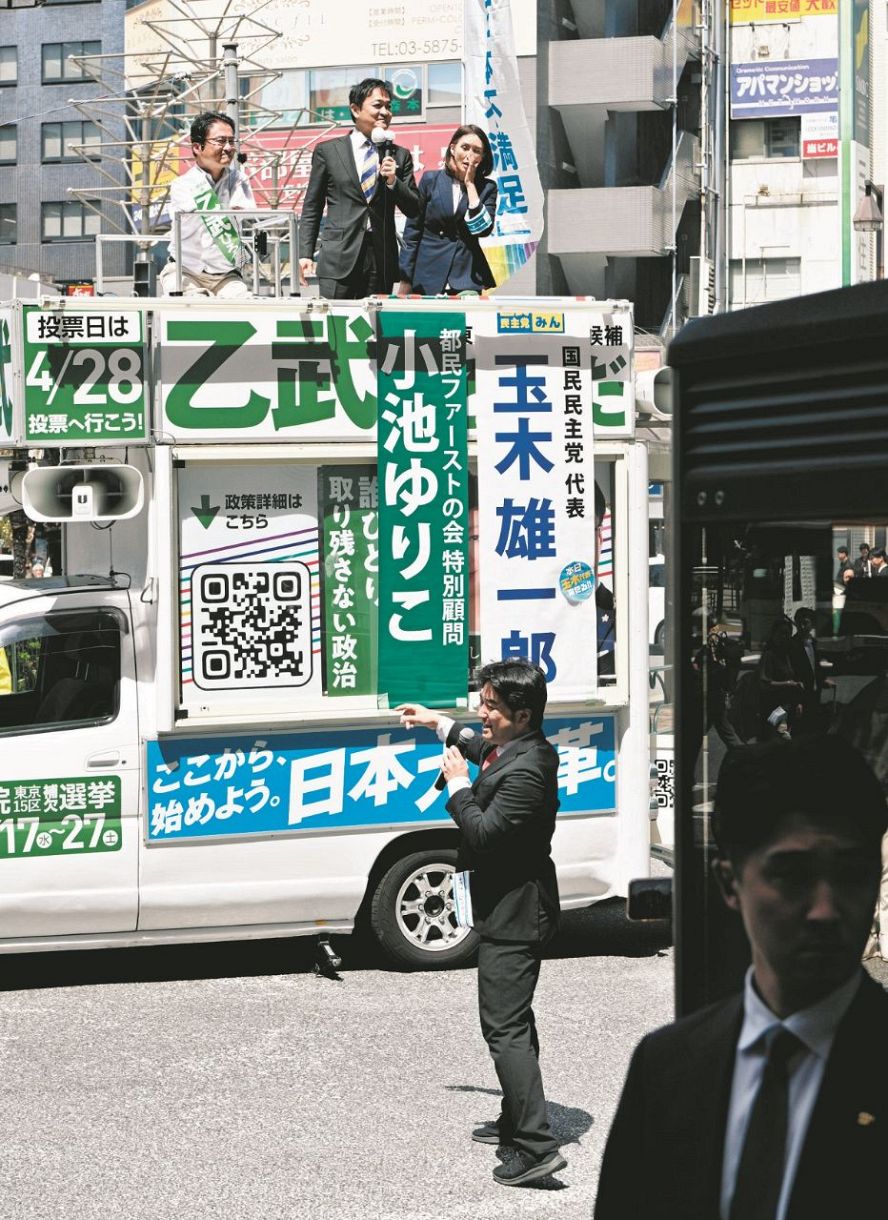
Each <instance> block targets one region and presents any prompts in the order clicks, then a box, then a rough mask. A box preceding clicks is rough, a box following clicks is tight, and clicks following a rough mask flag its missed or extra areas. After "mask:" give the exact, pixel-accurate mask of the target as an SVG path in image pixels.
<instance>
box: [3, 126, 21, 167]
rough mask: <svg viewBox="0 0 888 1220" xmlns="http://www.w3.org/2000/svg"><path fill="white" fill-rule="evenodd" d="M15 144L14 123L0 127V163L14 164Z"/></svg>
mask: <svg viewBox="0 0 888 1220" xmlns="http://www.w3.org/2000/svg"><path fill="white" fill-rule="evenodd" d="M17 144H18V140H17V138H16V127H15V123H6V124H5V125H4V126H3V127H0V165H15V160H16V155H17Z"/></svg>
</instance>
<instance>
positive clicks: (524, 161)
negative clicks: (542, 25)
mask: <svg viewBox="0 0 888 1220" xmlns="http://www.w3.org/2000/svg"><path fill="white" fill-rule="evenodd" d="M465 57H466V122H467V123H475V124H476V125H477V126H478V127H480V128H482V129H483V130H484V131H486V132H487V134H488V137H489V139H490V146H491V148H492V149H493V172H494V177H495V178H496V183H497V187H498V189H499V197H498V199H497V209H496V227H495V228H494V230H493V233H492V234H491V235H490V237H487V238H484V240H483V241H482V242H481V244H482V246H483V247H484V253H485V256H486V258H487V261H488V263H489V264H490V269H491V271H492V272H493V276H494V279H495V280H496V282H497V284H498V285H500V284H503V283H504V282H505V281H506V280H507V279H508V278H509V276H510V275H513V274H514V273H515V272H516V271H518V270H519V268H521V267H523V266H524V264H525V263H526V262H527V261H528V259H529V258H530V256H531V255H532V254H533V252H534V250H535V249H536V247H537V244H538V243H539V240H540V237H541V236H542V232H543V188H542V185H541V183H540V175H539V172H538V170H537V163H536V153H535V151H534V147H533V140H532V139H531V134H530V127H529V125H528V122H527V115H526V114H525V112H524V99H523V97H522V94H521V82H520V80H519V79H518V59H517V56H516V55H515V36H514V33H513V31H512V11H511V8H510V7H509V0H465Z"/></svg>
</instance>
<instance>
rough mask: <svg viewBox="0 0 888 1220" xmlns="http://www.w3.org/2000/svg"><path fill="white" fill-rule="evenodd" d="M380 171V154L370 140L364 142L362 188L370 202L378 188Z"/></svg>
mask: <svg viewBox="0 0 888 1220" xmlns="http://www.w3.org/2000/svg"><path fill="white" fill-rule="evenodd" d="M378 173H379V156H378V154H377V152H376V148H375V146H374V145H373V143H372V142H371V141H370V140H367V141H366V143H365V144H364V168H363V169H362V170H361V190H362V191H363V192H364V198H365V199H366V200H367V202H368V203H369V202H370V200H371V199H372V198H373V192H374V191H375V190H376V178H377V175H378Z"/></svg>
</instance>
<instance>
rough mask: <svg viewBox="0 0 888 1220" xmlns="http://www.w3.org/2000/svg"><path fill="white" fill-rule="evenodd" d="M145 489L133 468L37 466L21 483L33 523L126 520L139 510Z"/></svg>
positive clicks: (25, 503)
mask: <svg viewBox="0 0 888 1220" xmlns="http://www.w3.org/2000/svg"><path fill="white" fill-rule="evenodd" d="M144 500H145V489H144V486H143V482H142V475H141V473H140V472H139V471H138V470H136V468H135V466H124V465H122V464H119V463H116V462H113V463H112V462H106V463H102V464H101V465H91V466H40V467H38V468H37V469H35V470H29V471H28V472H27V474H26V475H25V477H24V479H23V480H22V504H23V507H24V510H25V512H26V513H27V514H28V516H29V517H30V518H31V520H32V521H125V520H126V519H127V517H135V515H136V514H137V513H139V512H141V510H142V505H143V503H144Z"/></svg>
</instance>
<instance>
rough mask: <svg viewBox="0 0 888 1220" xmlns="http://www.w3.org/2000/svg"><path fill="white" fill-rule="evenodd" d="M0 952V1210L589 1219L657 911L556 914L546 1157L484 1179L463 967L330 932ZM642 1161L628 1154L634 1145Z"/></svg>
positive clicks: (641, 998)
mask: <svg viewBox="0 0 888 1220" xmlns="http://www.w3.org/2000/svg"><path fill="white" fill-rule="evenodd" d="M334 944H335V945H336V946H337V948H339V949H340V950H341V951H342V953H343V956H344V959H345V960H344V965H343V968H342V971H341V981H338V982H337V981H333V980H330V979H326V978H320V977H318V976H316V975H315V974H314V973H313V972H312V962H313V957H314V951H313V942H312V941H311V940H288V941H265V942H253V943H245V944H227V945H219V946H209V947H207V946H202V947H196V946H183V947H180V948H171V949H170V948H167V949H141V950H127V951H108V952H104V953H98V952H89V953H74V952H71V953H64V954H59V953H56V954H34V955H31V956H28V957H19V958H13V957H4V958H0V979H2V982H0V1059H2V1065H3V1067H2V1072H0V1130H2V1138H0V1220H44V1218H47V1220H49V1218H50V1217H52V1220H93V1218H94V1217H95V1218H96V1220H98V1218H101V1220H117V1218H118V1217H120V1218H121V1220H122V1218H124V1217H125V1218H126V1220H174V1218H175V1220H216V1218H217V1217H219V1218H221V1217H225V1220H278V1218H281V1220H283V1218H284V1217H286V1218H287V1220H290V1218H293V1220H511V1218H513V1217H514V1218H515V1220H518V1218H519V1217H520V1218H522V1220H580V1218H582V1220H589V1218H590V1217H591V1213H592V1207H593V1203H594V1198H595V1187H596V1180H597V1174H598V1169H599V1165H600V1162H601V1154H602V1149H603V1146H604V1141H605V1138H606V1136H607V1131H608V1127H609V1124H610V1120H611V1117H612V1114H613V1110H614V1107H615V1105H616V1102H617V1098H618V1095H619V1090H620V1087H621V1085H622V1081H623V1076H624V1073H625V1070H626V1066H627V1063H628V1060H629V1056H630V1054H631V1052H632V1049H633V1047H634V1046H635V1043H636V1042H637V1040H638V1038H639V1037H640V1036H641V1035H642V1034H643V1033H644V1032H646V1031H647V1030H649V1029H653V1028H654V1027H656V1026H657V1025H660V1024H662V1023H664V1022H665V1021H668V1020H670V1019H671V1016H672V968H673V964H672V950H671V949H670V948H669V947H668V946H669V938H668V933H667V932H664V930H663V926H662V925H631V924H629V923H627V922H626V920H625V917H624V914H623V904H622V903H621V902H608V903H603V904H599V905H598V906H597V907H594V908H592V909H591V910H587V911H580V912H572V913H569V914H567V915H566V916H565V918H564V926H563V929H562V932H561V933H560V935H559V937H558V939H557V940H556V941H555V942H554V943H553V945H552V947H551V952H550V954H549V957H548V959H547V960H546V961H545V962H544V964H543V969H542V975H541V980H540V985H539V988H538V991H537V1001H536V1004H535V1009H536V1012H537V1020H538V1026H539V1032H540V1041H541V1044H542V1057H541V1063H542V1068H543V1078H544V1082H545V1086H546V1093H547V1096H548V1098H549V1107H550V1117H551V1121H552V1125H553V1128H554V1131H555V1134H556V1136H557V1138H558V1139H559V1140H560V1141H561V1142H562V1145H563V1152H564V1155H565V1157H566V1158H567V1161H568V1168H567V1169H566V1170H564V1171H563V1172H562V1173H561V1174H559V1175H558V1177H557V1178H550V1179H547V1180H545V1181H544V1182H543V1183H542V1184H540V1185H538V1186H536V1187H530V1188H511V1189H510V1188H506V1187H502V1186H500V1185H498V1184H497V1183H495V1182H494V1181H493V1178H492V1176H491V1173H492V1170H493V1168H494V1167H495V1166H496V1164H497V1163H498V1161H497V1158H498V1157H504V1156H508V1155H509V1154H508V1153H505V1152H498V1151H497V1150H496V1149H495V1148H491V1147H488V1146H484V1145H481V1144H474V1143H472V1141H471V1139H470V1132H471V1129H472V1127H473V1126H474V1125H475V1124H477V1123H478V1122H481V1121H483V1120H485V1119H491V1118H494V1117H495V1116H496V1114H497V1112H498V1107H499V1092H498V1088H497V1081H496V1076H495V1074H494V1071H493V1066H492V1064H491V1061H490V1059H489V1056H488V1055H487V1051H486V1048H485V1046H484V1043H483V1040H482V1038H481V1034H480V1031H479V1029H478V1023H477V1016H476V1009H475V993H474V987H475V972H474V970H472V969H464V970H459V971H451V972H447V973H421V974H400V973H396V972H394V971H390V970H388V969H386V968H384V966H382V965H381V963H380V961H379V960H378V958H377V957H376V956H375V953H374V951H373V950H372V949H371V948H370V947H368V946H366V945H365V946H362V945H360V944H357V943H355V942H353V940H352V939H351V938H348V937H342V938H338V939H335V940H334ZM639 1170H640V1172H643V1167H642V1166H639Z"/></svg>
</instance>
